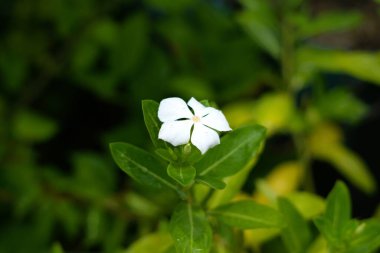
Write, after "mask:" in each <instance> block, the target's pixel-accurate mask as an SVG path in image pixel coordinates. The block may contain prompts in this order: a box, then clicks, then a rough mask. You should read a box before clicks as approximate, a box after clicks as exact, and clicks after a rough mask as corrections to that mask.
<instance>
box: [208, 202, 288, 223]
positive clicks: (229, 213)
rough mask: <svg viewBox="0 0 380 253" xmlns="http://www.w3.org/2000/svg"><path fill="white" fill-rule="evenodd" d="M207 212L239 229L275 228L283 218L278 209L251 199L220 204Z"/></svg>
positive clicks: (282, 221)
mask: <svg viewBox="0 0 380 253" xmlns="http://www.w3.org/2000/svg"><path fill="white" fill-rule="evenodd" d="M209 214H210V215H212V216H215V217H216V218H218V220H220V221H222V222H224V223H226V224H228V225H230V226H234V227H238V228H241V229H253V228H276V227H282V226H283V225H284V219H283V217H282V215H281V214H280V213H279V212H278V211H276V210H275V209H273V208H270V207H268V206H264V205H261V204H257V203H256V202H254V201H251V200H243V201H238V202H233V203H229V204H226V205H222V206H219V207H217V208H215V209H213V210H211V211H209Z"/></svg>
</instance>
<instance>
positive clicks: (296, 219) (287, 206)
mask: <svg viewBox="0 0 380 253" xmlns="http://www.w3.org/2000/svg"><path fill="white" fill-rule="evenodd" d="M278 207H279V211H280V212H281V213H282V215H283V216H284V219H285V221H286V223H287V226H286V227H285V228H284V229H283V230H282V232H281V237H282V240H283V241H284V244H285V246H286V248H287V249H288V252H291V253H302V252H305V249H306V248H307V246H308V245H309V243H310V241H311V232H310V228H309V227H308V224H307V222H306V221H305V220H304V218H303V217H302V215H301V214H300V213H299V212H298V211H297V209H296V208H295V207H294V206H293V205H292V204H291V202H289V201H288V200H287V199H285V198H280V199H279V200H278Z"/></svg>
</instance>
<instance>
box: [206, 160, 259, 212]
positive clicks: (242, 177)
mask: <svg viewBox="0 0 380 253" xmlns="http://www.w3.org/2000/svg"><path fill="white" fill-rule="evenodd" d="M257 160H258V156H255V157H253V158H252V159H251V160H250V161H249V162H248V163H247V164H246V165H245V167H244V168H243V169H242V170H241V171H239V172H238V173H236V174H235V175H233V176H230V177H227V178H225V179H224V180H223V181H224V182H225V183H226V187H225V188H224V189H223V190H219V191H215V192H214V193H213V194H212V196H211V198H210V200H209V201H208V203H207V206H208V207H209V208H214V207H217V206H220V205H223V204H226V203H228V202H230V201H231V199H233V198H234V197H235V196H236V194H238V193H239V192H240V190H241V188H242V187H243V184H244V183H245V181H246V180H247V177H248V174H249V173H250V172H251V170H252V168H253V167H254V165H255V164H256V162H257Z"/></svg>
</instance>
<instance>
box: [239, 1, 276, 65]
mask: <svg viewBox="0 0 380 253" xmlns="http://www.w3.org/2000/svg"><path fill="white" fill-rule="evenodd" d="M241 2H242V4H243V5H244V6H245V7H246V9H245V11H243V12H241V13H240V14H239V15H238V22H239V23H240V24H241V25H242V26H243V27H244V28H245V29H246V31H247V33H248V34H249V35H250V36H251V38H252V39H253V40H254V41H255V42H256V43H257V44H258V45H259V46H260V47H262V48H263V49H264V50H265V51H267V52H268V53H269V54H270V55H271V56H272V57H274V58H278V57H279V55H280V42H279V34H278V31H277V30H276V27H278V26H277V24H276V18H275V16H274V15H273V10H271V6H270V5H269V2H267V1H263V0H242V1H241Z"/></svg>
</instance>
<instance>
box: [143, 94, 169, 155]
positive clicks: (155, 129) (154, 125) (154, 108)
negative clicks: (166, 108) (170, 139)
mask: <svg viewBox="0 0 380 253" xmlns="http://www.w3.org/2000/svg"><path fill="white" fill-rule="evenodd" d="M158 106H159V104H158V103H157V102H156V101H153V100H143V101H142V110H143V114H144V121H145V126H146V128H147V129H148V132H149V136H150V139H151V140H152V142H153V144H154V146H155V147H156V148H164V149H166V148H167V144H166V143H165V142H164V141H162V140H160V139H158V133H159V132H160V128H161V122H160V120H159V119H158Z"/></svg>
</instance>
